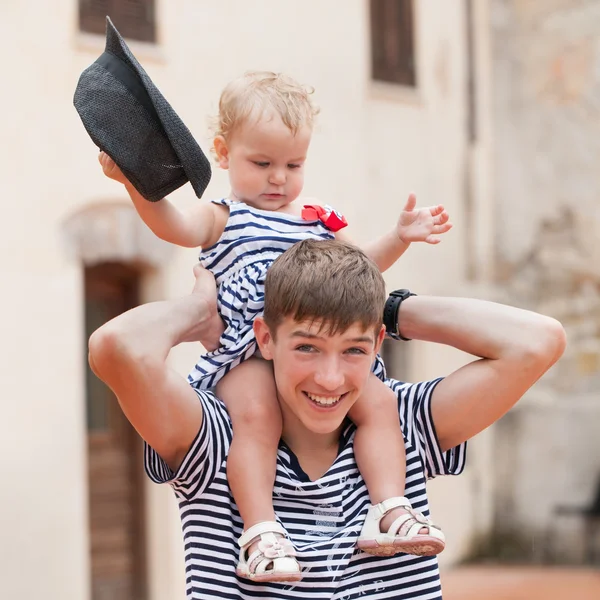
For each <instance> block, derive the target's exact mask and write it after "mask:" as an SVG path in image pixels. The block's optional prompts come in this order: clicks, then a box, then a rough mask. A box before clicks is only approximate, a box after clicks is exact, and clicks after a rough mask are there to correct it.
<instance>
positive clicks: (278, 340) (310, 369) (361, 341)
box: [254, 317, 385, 437]
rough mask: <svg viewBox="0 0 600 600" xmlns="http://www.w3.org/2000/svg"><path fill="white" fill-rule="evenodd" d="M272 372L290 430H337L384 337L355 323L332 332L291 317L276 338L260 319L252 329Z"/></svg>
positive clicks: (368, 371) (354, 398)
mask: <svg viewBox="0 0 600 600" xmlns="http://www.w3.org/2000/svg"><path fill="white" fill-rule="evenodd" d="M254 331H255V334H256V339H257V342H258V345H259V347H260V350H261V353H262V355H263V357H264V358H265V359H267V360H272V361H273V372H274V375H275V382H276V385H277V390H278V395H279V401H280V405H281V411H282V415H283V422H284V437H285V433H286V429H288V430H289V429H290V428H293V429H294V430H295V431H299V430H300V429H303V430H306V431H309V432H311V433H316V434H331V433H333V432H336V431H338V430H339V428H340V427H341V425H342V424H343V422H344V419H345V417H346V415H347V414H348V411H349V410H350V408H351V407H352V405H353V404H354V403H355V402H356V400H357V399H358V398H359V396H360V395H361V393H362V391H363V389H364V387H365V384H366V382H367V379H368V377H369V375H370V373H371V365H372V364H373V361H374V360H375V356H376V354H377V352H378V351H379V348H380V346H381V342H382V341H383V337H384V334H385V330H384V328H383V327H381V328H379V329H377V330H375V329H368V330H367V331H365V330H364V329H363V327H362V325H361V324H359V323H358V324H353V325H351V326H350V327H349V328H348V329H346V331H344V332H337V333H334V334H330V333H329V332H328V331H327V327H321V323H320V322H315V321H304V322H298V321H295V320H294V319H292V318H291V317H287V318H285V319H283V321H282V322H281V324H280V325H279V326H278V327H277V331H276V335H275V336H273V335H272V334H271V332H270V330H269V328H268V327H267V325H266V323H265V322H264V320H263V319H262V318H257V319H256V321H255V325H254Z"/></svg>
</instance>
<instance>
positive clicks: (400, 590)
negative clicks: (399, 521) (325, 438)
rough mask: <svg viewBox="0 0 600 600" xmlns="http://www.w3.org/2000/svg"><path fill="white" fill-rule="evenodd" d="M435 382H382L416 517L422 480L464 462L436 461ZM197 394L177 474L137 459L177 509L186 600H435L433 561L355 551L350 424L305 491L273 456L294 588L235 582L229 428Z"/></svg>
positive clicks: (295, 471)
mask: <svg viewBox="0 0 600 600" xmlns="http://www.w3.org/2000/svg"><path fill="white" fill-rule="evenodd" d="M439 381H441V380H440V379H437V380H434V381H428V382H422V383H417V384H408V383H401V382H398V381H394V380H391V379H388V380H386V383H387V384H388V385H389V386H390V387H391V388H392V389H393V390H394V391H395V392H396V394H397V396H398V408H399V413H400V421H401V426H402V431H403V434H404V438H405V444H406V465H407V466H406V470H407V473H406V496H407V497H408V498H409V500H410V501H411V503H412V505H413V507H414V508H416V509H417V510H419V511H421V512H422V513H423V514H425V515H428V514H429V505H428V501H427V494H426V489H425V483H426V479H427V478H431V477H435V476H436V475H458V474H459V473H461V472H462V470H463V468H464V462H465V454H466V443H464V444H462V445H460V446H457V447H456V448H453V449H452V450H449V451H447V452H445V453H442V452H441V450H440V446H439V443H438V441H437V437H436V433H435V428H434V424H433V421H432V416H431V396H432V392H433V389H434V388H435V386H436V385H437V383H438V382H439ZM196 393H197V394H198V397H199V400H200V402H201V403H202V407H203V411H204V418H203V420H202V426H201V428H200V431H199V432H198V435H197V437H196V439H195V441H194V443H193V444H192V446H191V448H190V450H189V452H188V454H187V456H186V457H185V459H184V460H183V462H182V464H181V466H180V468H179V470H178V471H177V472H176V473H173V472H172V471H171V470H170V469H169V467H168V466H167V465H166V463H165V462H164V461H163V460H162V459H161V458H160V457H159V456H158V455H157V454H156V452H155V451H154V450H153V449H152V448H150V447H149V446H146V451H145V466H146V471H147V473H148V475H149V476H150V478H151V479H152V480H153V481H155V482H156V483H169V484H170V485H171V486H172V488H173V490H174V492H175V495H176V497H177V500H178V503H179V510H180V515H181V521H182V528H183V537H184V546H185V568H186V589H187V598H188V600H192V599H193V600H201V599H202V600H208V599H211V600H212V599H214V598H220V599H232V600H233V599H236V600H238V599H246V598H247V599H251V598H265V599H266V598H269V599H271V600H293V599H300V598H302V599H309V600H312V599H314V600H360V599H362V598H369V600H384V599H385V600H390V599H394V600H417V599H418V600H434V599H437V600H439V599H441V597H442V594H441V587H440V576H439V571H438V564H437V559H436V558H435V557H416V556H410V555H406V554H397V555H396V556H392V557H385V558H384V557H375V556H370V555H368V554H365V553H363V552H361V551H359V550H358V549H357V548H356V541H357V538H358V535H359V533H360V531H361V528H362V524H363V522H364V518H365V515H366V512H367V509H368V507H369V497H368V493H367V488H366V486H365V483H364V480H363V479H362V477H361V475H360V473H359V471H358V469H357V466H356V461H355V458H354V449H353V441H354V432H355V426H354V425H353V424H352V423H349V424H348V425H347V426H346V428H345V429H344V431H343V433H342V436H341V440H340V449H339V453H338V456H337V458H336V459H335V461H334V463H333V464H332V465H331V467H330V468H329V470H328V471H327V473H325V475H323V476H322V477H321V478H319V479H318V480H316V481H310V479H309V478H308V476H307V475H306V474H305V473H304V472H303V471H302V469H301V467H300V465H299V463H298V459H297V458H296V456H295V455H294V454H293V452H292V451H291V450H290V449H289V448H288V447H287V446H286V445H285V443H283V442H281V444H280V446H279V450H278V455H277V476H276V480H275V486H274V490H273V502H274V507H275V512H276V514H277V518H278V520H279V521H280V522H281V524H282V525H283V527H285V529H286V531H287V532H288V534H289V537H290V539H291V540H292V543H293V544H294V546H295V548H296V551H297V553H298V560H299V562H300V565H301V567H302V574H303V579H302V581H300V582H298V583H293V584H292V583H289V584H282V583H278V584H275V583H273V584H264V583H255V582H251V581H248V580H246V579H241V578H238V577H237V576H236V574H235V567H236V564H237V562H238V553H239V547H238V545H237V540H238V538H239V536H240V535H241V533H242V521H241V519H240V515H239V512H238V510H237V506H236V504H235V502H234V499H233V496H232V494H231V490H230V488H229V486H228V483H227V476H226V461H227V452H228V449H229V444H230V442H231V438H232V427H231V421H230V418H229V415H228V414H227V411H226V409H225V406H224V404H223V403H222V402H221V401H220V400H219V399H217V398H216V397H215V396H214V395H213V394H212V393H211V392H204V391H200V390H196Z"/></svg>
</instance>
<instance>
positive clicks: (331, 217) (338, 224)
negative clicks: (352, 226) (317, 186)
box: [302, 204, 348, 232]
mask: <svg viewBox="0 0 600 600" xmlns="http://www.w3.org/2000/svg"><path fill="white" fill-rule="evenodd" d="M302 218H303V219H304V220H305V221H321V223H323V225H325V227H327V229H329V230H330V231H333V232H335V231H339V230H340V229H343V228H344V227H346V226H347V225H348V222H347V221H346V219H345V217H344V215H342V214H340V213H339V212H337V210H334V209H333V208H331V206H328V205H325V206H319V205H318V204H305V205H304V207H303V208H302Z"/></svg>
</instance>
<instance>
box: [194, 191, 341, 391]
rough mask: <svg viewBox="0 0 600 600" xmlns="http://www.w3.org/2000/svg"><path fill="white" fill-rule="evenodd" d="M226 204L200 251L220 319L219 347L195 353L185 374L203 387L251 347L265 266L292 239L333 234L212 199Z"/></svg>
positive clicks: (313, 223) (261, 301)
mask: <svg viewBox="0 0 600 600" xmlns="http://www.w3.org/2000/svg"><path fill="white" fill-rule="evenodd" d="M213 202H215V204H222V205H224V206H227V207H228V208H229V218H228V219H227V225H226V227H225V230H224V231H223V234H222V235H221V237H220V239H219V241H218V242H217V243H216V244H215V245H214V246H212V247H210V248H206V249H205V250H204V249H203V250H202V252H201V253H200V258H199V260H200V264H201V265H202V266H203V267H204V268H205V269H208V270H209V271H211V272H212V274H213V275H214V276H215V279H216V282H217V286H218V293H217V308H218V310H219V314H220V315H221V318H222V319H223V321H224V322H225V332H224V333H223V335H222V336H221V339H220V343H219V348H217V349H216V350H215V351H213V352H209V353H207V354H205V355H203V356H201V357H200V359H199V360H198V363H197V364H196V366H195V367H194V369H193V370H192V371H191V372H190V374H189V376H188V381H189V383H190V385H192V386H193V387H194V388H196V389H200V390H207V389H210V388H212V387H214V386H215V385H216V384H217V382H218V381H219V380H220V379H221V378H222V377H223V376H224V375H226V374H227V373H228V372H229V371H230V370H231V369H232V368H233V367H235V366H237V365H239V364H240V363H241V362H242V361H244V360H246V359H248V358H250V357H251V356H252V355H253V354H254V353H255V352H256V340H255V338H254V331H253V329H252V323H253V322H254V319H255V318H256V317H257V316H260V315H262V314H263V310H264V291H265V278H266V276H267V269H268V268H269V267H270V266H271V265H272V264H273V261H274V260H275V259H276V258H277V257H278V256H280V255H281V254H283V253H284V252H285V251H286V250H287V249H288V248H291V247H292V246H293V245H294V244H295V243H297V242H300V241H301V240H306V239H316V240H328V239H332V238H333V237H334V236H333V233H332V232H331V231H329V230H328V229H327V228H326V227H325V225H324V224H323V223H322V222H321V221H319V220H318V219H315V220H306V219H303V218H302V217H299V216H296V215H289V214H286V213H281V212H274V211H268V210H260V209H258V208H253V207H252V206H250V205H248V204H244V203H243V202H238V201H235V200H228V199H226V198H223V199H221V200H214V201H213Z"/></svg>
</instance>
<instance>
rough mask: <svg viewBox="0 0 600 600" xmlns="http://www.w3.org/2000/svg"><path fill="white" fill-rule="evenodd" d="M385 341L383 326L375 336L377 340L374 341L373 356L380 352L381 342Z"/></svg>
mask: <svg viewBox="0 0 600 600" xmlns="http://www.w3.org/2000/svg"><path fill="white" fill-rule="evenodd" d="M384 339H385V325H382V326H381V329H380V330H379V333H378V334H377V338H376V339H375V354H378V353H379V350H381V344H383V340H384Z"/></svg>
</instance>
